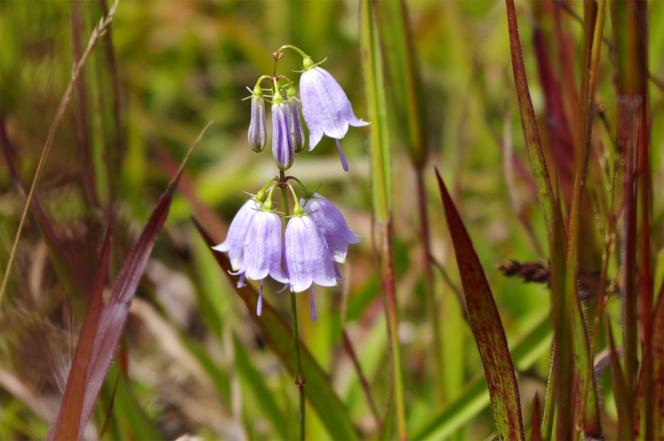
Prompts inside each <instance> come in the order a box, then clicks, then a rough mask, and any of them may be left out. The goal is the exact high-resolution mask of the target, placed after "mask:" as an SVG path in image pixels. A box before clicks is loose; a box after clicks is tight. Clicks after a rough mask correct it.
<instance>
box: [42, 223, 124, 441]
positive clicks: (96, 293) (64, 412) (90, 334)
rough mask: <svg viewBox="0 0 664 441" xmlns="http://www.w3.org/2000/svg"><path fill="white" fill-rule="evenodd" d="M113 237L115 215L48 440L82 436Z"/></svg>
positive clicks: (106, 235)
mask: <svg viewBox="0 0 664 441" xmlns="http://www.w3.org/2000/svg"><path fill="white" fill-rule="evenodd" d="M112 237H113V215H112V214H111V215H110V216H109V221H108V226H107V227H106V234H105V237H104V244H103V245H102V248H101V254H100V258H99V264H98V265H97V273H96V274H95V279H94V286H93V290H92V296H91V298H90V305H89V306H88V312H87V314H86V316H85V320H84V322H83V328H82V329H81V335H80V337H79V340H78V343H77V344H76V351H75V352H74V358H73V360H72V364H71V369H70V370H69V376H68V378H67V386H66V387H65V393H64V396H63V398H62V403H61V404H60V410H59V411H58V418H57V420H56V422H55V425H54V426H53V428H52V430H51V432H50V433H49V436H48V438H47V439H49V440H51V439H56V440H72V439H78V438H79V430H80V428H81V411H82V410H83V397H84V396H85V390H86V381H85V380H86V377H87V372H88V366H89V365H90V360H91V358H92V351H93V349H94V346H93V344H94V341H95V336H96V335H97V328H98V324H99V317H100V316H101V312H102V307H103V299H102V295H103V292H104V282H105V280H106V272H107V269H108V260H109V256H110V251H111V240H112Z"/></svg>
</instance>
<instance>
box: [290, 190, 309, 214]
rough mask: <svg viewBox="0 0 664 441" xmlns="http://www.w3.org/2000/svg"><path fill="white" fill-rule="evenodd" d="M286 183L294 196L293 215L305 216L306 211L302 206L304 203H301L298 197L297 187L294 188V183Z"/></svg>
mask: <svg viewBox="0 0 664 441" xmlns="http://www.w3.org/2000/svg"><path fill="white" fill-rule="evenodd" d="M286 185H287V186H288V189H289V190H290V193H291V195H292V196H293V216H304V215H305V214H306V213H305V212H304V208H302V205H301V204H300V199H299V198H298V197H297V193H295V189H294V188H293V186H292V185H290V183H288V184H286Z"/></svg>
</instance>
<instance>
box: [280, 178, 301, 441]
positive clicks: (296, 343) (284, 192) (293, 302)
mask: <svg viewBox="0 0 664 441" xmlns="http://www.w3.org/2000/svg"><path fill="white" fill-rule="evenodd" d="M279 182H280V183H284V184H283V185H281V199H282V204H283V210H284V213H285V215H286V217H288V216H289V215H290V208H289V206H288V188H287V186H286V185H285V182H286V175H285V173H284V171H283V170H279ZM289 296H290V307H291V314H292V315H293V347H294V348H295V358H296V360H297V376H296V377H295V386H296V387H297V391H298V401H299V409H300V412H299V422H300V424H299V427H300V432H299V439H300V441H303V440H304V434H305V409H306V406H305V397H304V383H305V380H304V375H303V374H302V355H301V354H300V332H299V326H298V322H297V298H296V294H295V293H289Z"/></svg>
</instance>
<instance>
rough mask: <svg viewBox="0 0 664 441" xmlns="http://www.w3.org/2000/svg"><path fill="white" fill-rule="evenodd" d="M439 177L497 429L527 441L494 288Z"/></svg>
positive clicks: (469, 315)
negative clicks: (492, 291) (490, 284)
mask: <svg viewBox="0 0 664 441" xmlns="http://www.w3.org/2000/svg"><path fill="white" fill-rule="evenodd" d="M436 178H437V179H438V187H439V189H440V194H441V198H442V200H443V207H444V209H445V217H446V219H447V225H448V227H449V230H450V236H451V237H452V243H453V245H454V253H455V255H456V260H457V265H458V267H459V274H460V276H461V282H462V285H463V294H464V295H463V298H464V304H465V306H466V311H467V313H468V321H469V323H470V328H471V330H472V331H473V336H474V337H475V342H476V343H477V348H478V350H479V353H480V357H481V359H482V365H483V366H484V376H485V378H486V381H487V385H488V387H489V396H490V398H491V408H492V410H493V419H494V422H495V423H496V432H497V433H498V436H499V437H500V438H501V439H506V440H507V439H509V440H525V434H524V430H523V418H522V416H521V402H520V399H519V387H518V384H517V381H516V375H515V373H514V365H513V364H512V357H511V355H510V351H509V348H508V346H507V338H506V337H505V330H504V329H503V326H502V322H501V320H500V315H499V314H498V308H497V307H496V303H495V301H494V299H493V294H492V293H491V287H490V286H489V282H488V281H487V279H486V275H485V274H484V270H483V269H482V265H481V264H480V260H479V258H478V257H477V253H476V252H475V248H474V247H473V244H472V242H471V240H470V236H469V235H468V232H467V231H466V227H465V226H464V225H463V221H462V220H461V217H460V216H459V212H458V211H457V209H456V207H455V205H454V202H453V201H452V198H451V197H450V195H449V193H448V192H447V188H446V187H445V183H444V182H443V180H442V178H441V177H440V173H439V172H438V169H436Z"/></svg>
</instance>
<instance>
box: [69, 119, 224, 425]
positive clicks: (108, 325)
mask: <svg viewBox="0 0 664 441" xmlns="http://www.w3.org/2000/svg"><path fill="white" fill-rule="evenodd" d="M211 124H212V122H210V123H208V124H207V125H206V126H205V128H203V130H202V131H201V133H200V134H199V135H198V138H197V139H196V141H194V143H193V144H192V145H191V147H190V148H189V150H188V151H187V154H186V156H185V157H184V159H183V160H182V162H181V163H180V168H179V169H178V171H177V173H176V174H175V175H174V176H173V177H172V178H171V181H170V183H169V184H168V187H167V188H166V190H165V191H164V193H163V194H162V195H161V197H160V198H159V201H158V202H157V205H156V206H155V208H154V209H153V210H152V214H151V215H150V218H149V219H148V222H147V223H146V224H145V227H143V231H142V232H141V235H140V236H139V238H138V240H137V241H136V243H135V244H134V246H133V247H132V248H131V250H130V251H129V254H128V255H127V257H126V259H125V261H124V263H123V265H122V269H121V270H120V274H119V275H118V277H117V279H116V280H115V284H114V285H113V289H112V291H111V296H110V299H109V300H108V302H107V303H106V305H105V306H104V308H103V309H102V312H101V316H100V318H99V325H98V331H97V335H96V336H95V340H94V344H93V350H92V358H91V360H90V364H89V365H88V372H87V377H86V379H85V394H84V398H83V407H82V411H81V418H80V425H79V433H80V432H82V431H83V429H84V428H85V425H86V424H87V421H88V419H89V418H90V415H91V414H92V410H93V408H94V403H95V401H96V400H97V395H98V394H99V390H100V389H101V386H102V384H103V382H104V378H106V373H107V372H108V368H109V366H110V364H111V360H112V359H113V356H114V355H115V350H116V347H117V345H118V341H119V339H120V335H122V331H123V329H124V324H125V322H126V320H127V315H128V313H129V304H130V303H131V300H132V299H133V297H134V294H135V293H136V288H137V287H138V283H139V282H140V280H141V277H142V276H143V271H144V270H145V266H146V265H147V262H148V258H149V257H150V253H151V252H152V248H153V246H154V244H155V241H156V240H157V236H158V234H159V232H160V231H161V228H162V226H163V225H164V222H165V221H166V217H167V216H168V211H169V209H170V206H171V201H172V198H173V193H174V192H175V189H176V188H177V185H178V182H179V180H180V176H181V175H182V171H183V170H184V166H185V164H186V163H187V161H188V159H189V157H190V156H191V153H192V151H193V149H194V147H196V145H197V144H198V143H199V141H200V140H201V138H202V137H203V135H204V134H205V131H206V130H207V129H208V127H210V125H211Z"/></svg>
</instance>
